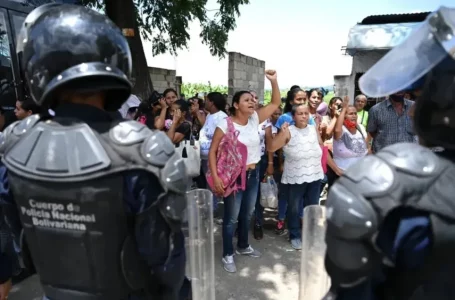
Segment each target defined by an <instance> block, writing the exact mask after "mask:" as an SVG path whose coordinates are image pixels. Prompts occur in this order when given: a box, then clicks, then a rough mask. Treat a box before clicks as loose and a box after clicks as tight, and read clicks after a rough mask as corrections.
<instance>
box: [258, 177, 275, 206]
mask: <svg viewBox="0 0 455 300" xmlns="http://www.w3.org/2000/svg"><path fill="white" fill-rule="evenodd" d="M260 201H261V205H262V207H264V208H277V207H278V185H277V184H276V182H275V179H273V176H266V177H265V178H264V181H263V182H261V199H260Z"/></svg>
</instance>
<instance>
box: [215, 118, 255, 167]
mask: <svg viewBox="0 0 455 300" xmlns="http://www.w3.org/2000/svg"><path fill="white" fill-rule="evenodd" d="M258 126H259V117H258V114H257V112H254V113H253V114H252V115H251V116H250V117H249V118H248V123H247V124H246V125H245V126H243V125H239V124H237V123H235V122H234V128H235V129H236V130H238V131H239V136H238V139H239V141H240V142H241V143H242V144H244V145H245V146H246V147H247V149H248V158H247V160H246V164H247V165H251V164H257V163H258V162H259V161H260V160H261V146H260V145H261V144H260V139H259V134H258ZM218 128H220V129H221V130H222V131H223V132H224V133H226V131H227V120H226V119H223V120H221V121H220V122H219V123H218Z"/></svg>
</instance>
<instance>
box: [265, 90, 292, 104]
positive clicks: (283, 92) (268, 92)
mask: <svg viewBox="0 0 455 300" xmlns="http://www.w3.org/2000/svg"><path fill="white" fill-rule="evenodd" d="M280 93H281V98H283V97H286V95H287V93H288V91H287V90H281V91H280ZM270 101H272V90H265V91H264V104H268V103H270Z"/></svg>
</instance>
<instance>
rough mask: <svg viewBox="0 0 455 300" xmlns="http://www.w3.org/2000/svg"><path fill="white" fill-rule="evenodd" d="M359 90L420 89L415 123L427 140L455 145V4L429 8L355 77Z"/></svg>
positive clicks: (370, 92)
mask: <svg viewBox="0 0 455 300" xmlns="http://www.w3.org/2000/svg"><path fill="white" fill-rule="evenodd" d="M359 86H360V89H361V91H362V92H363V93H364V94H366V95H368V96H370V97H384V96H387V95H393V94H395V93H398V92H400V91H406V90H415V89H419V90H421V92H422V93H421V95H420V96H419V97H418V99H417V101H416V107H415V113H414V129H415V131H416V133H417V135H418V136H419V137H420V139H421V140H423V142H424V144H425V145H427V146H432V147H434V146H441V147H444V148H447V149H455V9H454V8H448V7H444V6H443V7H441V8H440V9H438V10H437V11H436V12H434V13H432V14H430V15H429V16H428V17H427V19H426V20H425V22H423V23H422V24H421V25H420V26H419V27H418V28H417V29H416V30H414V32H413V33H412V34H411V35H410V36H409V38H408V39H406V41H404V42H403V43H402V44H400V45H398V46H396V47H395V48H393V49H392V50H391V51H389V52H388V53H387V54H386V55H385V56H384V57H383V58H382V59H381V60H380V61H378V62H377V63H376V64H375V65H374V66H373V67H371V68H370V69H369V70H368V71H367V72H366V73H365V74H364V75H363V76H362V77H361V78H360V80H359Z"/></svg>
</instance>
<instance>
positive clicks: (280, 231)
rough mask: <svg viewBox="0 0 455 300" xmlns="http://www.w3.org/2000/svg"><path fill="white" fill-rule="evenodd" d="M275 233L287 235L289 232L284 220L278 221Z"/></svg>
mask: <svg viewBox="0 0 455 300" xmlns="http://www.w3.org/2000/svg"><path fill="white" fill-rule="evenodd" d="M275 233H276V234H277V235H280V236H281V235H285V234H286V233H287V230H286V226H285V224H284V221H278V222H277V223H276V228H275Z"/></svg>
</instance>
